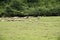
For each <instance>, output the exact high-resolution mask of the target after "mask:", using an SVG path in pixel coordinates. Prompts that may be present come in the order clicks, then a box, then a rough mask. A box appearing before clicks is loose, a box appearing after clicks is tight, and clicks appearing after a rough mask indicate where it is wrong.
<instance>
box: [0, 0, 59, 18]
mask: <svg viewBox="0 0 60 40" xmlns="http://www.w3.org/2000/svg"><path fill="white" fill-rule="evenodd" d="M1 16H5V17H7V16H8V17H13V16H19V17H21V16H60V0H0V17H1Z"/></svg>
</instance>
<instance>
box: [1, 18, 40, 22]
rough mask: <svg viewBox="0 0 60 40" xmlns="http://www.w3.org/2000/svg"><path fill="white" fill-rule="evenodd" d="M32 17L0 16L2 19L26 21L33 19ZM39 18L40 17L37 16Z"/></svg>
mask: <svg viewBox="0 0 60 40" xmlns="http://www.w3.org/2000/svg"><path fill="white" fill-rule="evenodd" d="M31 18H32V17H10V18H9V17H5V18H4V17H3V18H0V21H24V20H25V19H29V21H32V19H33V18H32V19H31ZM37 18H38V19H39V17H37ZM35 21H38V20H35Z"/></svg>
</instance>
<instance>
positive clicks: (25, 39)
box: [0, 17, 60, 40]
mask: <svg viewBox="0 0 60 40" xmlns="http://www.w3.org/2000/svg"><path fill="white" fill-rule="evenodd" d="M1 19H2V21H1V20H0V40H60V17H30V18H16V19H15V20H12V19H10V20H11V21H9V20H8V19H7V21H6V20H5V19H4V18H1ZM18 20H19V21H18Z"/></svg>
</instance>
